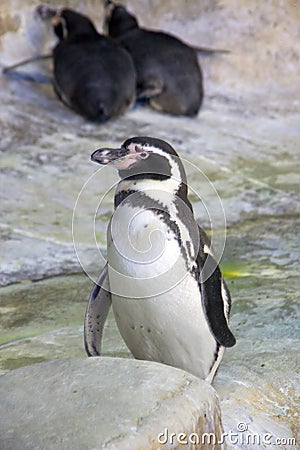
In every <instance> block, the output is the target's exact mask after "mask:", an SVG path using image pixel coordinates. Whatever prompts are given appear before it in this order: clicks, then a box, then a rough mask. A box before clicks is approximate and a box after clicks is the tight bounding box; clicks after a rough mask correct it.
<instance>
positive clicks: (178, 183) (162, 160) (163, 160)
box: [91, 136, 187, 196]
mask: <svg viewBox="0 0 300 450" xmlns="http://www.w3.org/2000/svg"><path fill="white" fill-rule="evenodd" d="M91 160H92V161H94V162H96V163H98V164H103V165H106V164H111V165H112V166H113V167H115V168H116V169H117V170H118V171H119V175H120V177H121V179H122V180H126V181H127V182H128V181H129V182H130V181H132V182H133V183H135V184H136V181H137V180H139V181H141V182H142V181H143V180H147V182H149V180H153V181H154V180H158V181H161V182H162V183H163V186H164V189H168V190H172V191H173V192H174V193H178V192H179V191H180V193H181V194H182V195H185V196H186V195H187V186H186V183H187V181H186V174H185V170H184V167H183V164H182V162H181V160H180V158H179V156H178V154H177V153H176V151H175V150H174V149H173V148H172V147H171V145H169V144H168V143H167V142H165V141H163V140H161V139H157V138H152V137H145V136H140V137H133V138H130V139H127V140H126V141H125V142H124V143H123V144H122V145H121V147H120V148H116V149H112V148H101V149H98V150H96V151H95V152H94V153H93V154H92V155H91Z"/></svg>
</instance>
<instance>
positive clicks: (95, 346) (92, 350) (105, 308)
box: [84, 264, 111, 356]
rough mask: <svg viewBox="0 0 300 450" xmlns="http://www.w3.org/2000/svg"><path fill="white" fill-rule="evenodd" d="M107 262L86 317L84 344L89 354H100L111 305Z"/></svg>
mask: <svg viewBox="0 0 300 450" xmlns="http://www.w3.org/2000/svg"><path fill="white" fill-rule="evenodd" d="M109 289H110V287H109V280H108V270H107V264H106V265H105V267H104V269H103V270H102V272H101V274H100V277H99V279H98V281H97V284H95V286H94V288H93V290H92V293H91V295H90V298H89V302H88V306H87V309H86V313H85V319H84V346H85V350H86V353H87V354H88V356H100V352H101V341H102V334H103V328H104V323H105V321H106V318H107V315H108V313H109V309H110V307H111V294H110V291H109Z"/></svg>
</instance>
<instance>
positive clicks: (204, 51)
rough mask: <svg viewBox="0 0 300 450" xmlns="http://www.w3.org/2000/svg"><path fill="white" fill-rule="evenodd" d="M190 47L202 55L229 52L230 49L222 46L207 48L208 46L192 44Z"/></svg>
mask: <svg viewBox="0 0 300 450" xmlns="http://www.w3.org/2000/svg"><path fill="white" fill-rule="evenodd" d="M192 49H193V50H195V52H196V53H199V54H200V55H202V56H214V55H220V54H228V53H231V50H225V49H223V48H209V47H197V46H196V47H195V46H192Z"/></svg>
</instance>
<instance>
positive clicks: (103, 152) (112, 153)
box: [91, 147, 137, 170]
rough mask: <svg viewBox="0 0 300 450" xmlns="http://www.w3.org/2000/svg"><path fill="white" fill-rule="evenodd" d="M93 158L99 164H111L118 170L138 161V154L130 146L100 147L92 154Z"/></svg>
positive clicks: (127, 167) (125, 168)
mask: <svg viewBox="0 0 300 450" xmlns="http://www.w3.org/2000/svg"><path fill="white" fill-rule="evenodd" d="M91 160H92V161H93V162H96V163H98V164H103V165H105V164H111V165H112V166H113V167H115V168H116V169H117V170H127V169H129V168H130V167H131V166H133V165H134V164H135V163H136V160H137V154H136V153H132V152H131V151H130V150H129V149H128V148H125V147H121V148H100V149H99V150H96V151H95V152H94V153H92V155H91Z"/></svg>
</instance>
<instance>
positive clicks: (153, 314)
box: [108, 206, 216, 378]
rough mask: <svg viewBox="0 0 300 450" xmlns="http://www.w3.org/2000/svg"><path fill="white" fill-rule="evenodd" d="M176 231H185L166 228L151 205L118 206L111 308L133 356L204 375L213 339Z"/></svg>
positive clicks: (114, 221)
mask: <svg viewBox="0 0 300 450" xmlns="http://www.w3.org/2000/svg"><path fill="white" fill-rule="evenodd" d="M118 214H119V215H118ZM178 231H179V235H180V236H181V240H182V236H184V230H182V229H180V228H179V230H175V229H174V226H173V227H172V226H171V227H170V224H168V223H167V222H165V221H164V220H162V217H160V216H159V214H157V213H155V212H153V211H151V210H150V211H149V210H141V209H138V208H136V209H135V208H128V207H125V206H124V207H122V208H119V209H117V211H116V213H115V215H114V217H113V219H112V221H111V226H110V231H109V236H108V241H109V242H110V244H109V246H108V263H109V268H108V271H109V282H110V289H111V292H112V303H113V309H114V313H115V317H116V322H117V324H118V327H119V330H120V332H121V335H122V337H123V339H124V341H125V342H126V344H127V346H128V347H129V349H130V350H131V352H132V353H133V355H134V356H135V357H136V358H139V359H148V360H154V361H159V362H163V363H166V364H170V365H174V366H176V367H180V368H182V369H185V370H188V371H190V372H191V373H194V374H195V375H198V376H200V377H202V378H205V377H206V376H207V374H208V372H209V369H210V366H211V363H212V361H213V358H214V353H215V350H216V342H215V340H214V338H213V336H212V335H211V332H210V330H209V328H208V325H207V322H206V319H205V315H204V312H203V308H202V303H201V296H200V290H199V286H198V282H197V280H195V279H194V278H193V277H192V276H191V275H190V270H189V268H188V267H187V262H186V260H185V259H184V257H183V255H182V248H181V245H180V244H179V242H178V239H177V238H178ZM176 237H177V238H176ZM181 242H182V241H181Z"/></svg>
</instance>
